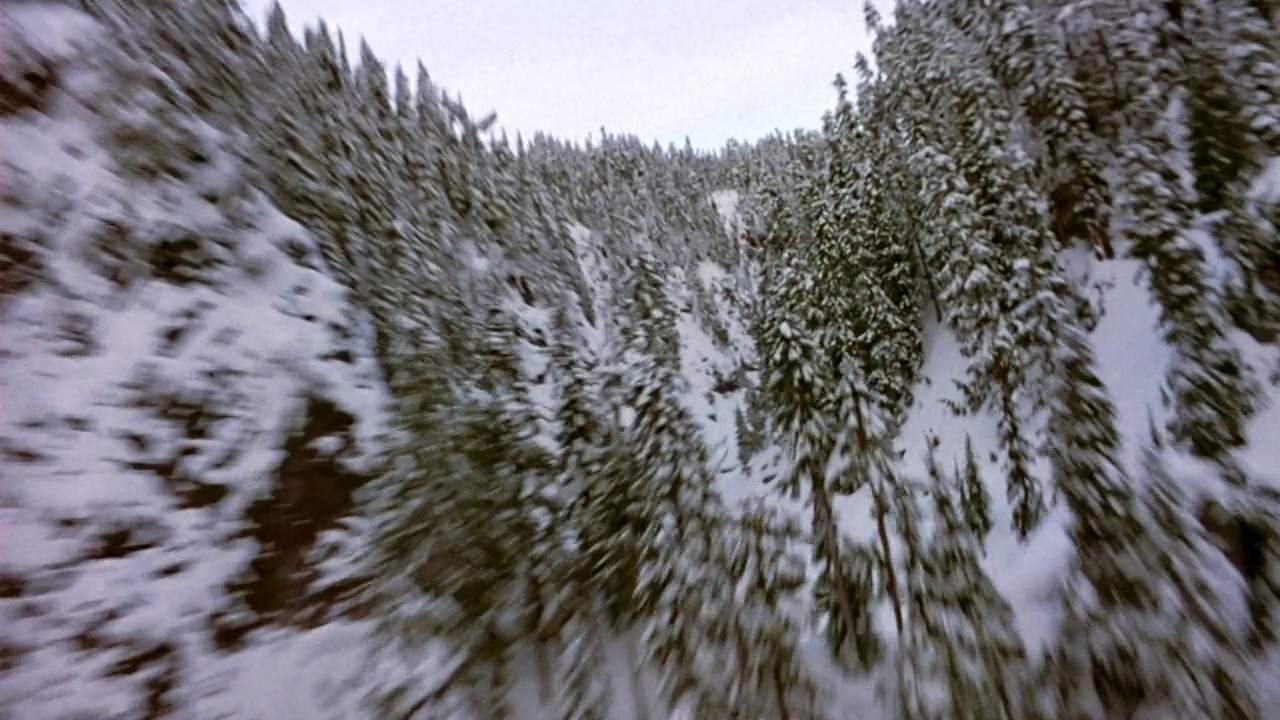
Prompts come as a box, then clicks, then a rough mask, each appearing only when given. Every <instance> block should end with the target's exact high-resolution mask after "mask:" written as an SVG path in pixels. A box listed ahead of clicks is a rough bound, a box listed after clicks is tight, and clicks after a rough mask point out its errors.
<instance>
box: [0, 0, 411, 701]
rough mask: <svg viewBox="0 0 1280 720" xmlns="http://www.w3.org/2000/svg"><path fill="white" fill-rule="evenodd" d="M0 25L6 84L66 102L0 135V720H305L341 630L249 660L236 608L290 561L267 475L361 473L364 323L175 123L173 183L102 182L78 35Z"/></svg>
mask: <svg viewBox="0 0 1280 720" xmlns="http://www.w3.org/2000/svg"><path fill="white" fill-rule="evenodd" d="M5 14H6V15H5V18H4V23H3V25H4V32H5V38H4V40H5V42H4V46H5V47H4V50H5V53H6V57H5V64H6V66H7V67H6V70H9V69H10V68H11V67H12V66H10V62H11V61H12V62H15V63H16V62H19V61H18V60H14V58H15V57H19V56H20V55H22V54H23V53H25V54H26V56H27V57H30V58H35V59H37V60H40V59H45V60H50V61H52V62H56V63H57V66H58V68H59V71H60V73H61V83H60V86H59V89H56V90H54V91H52V92H51V93H50V94H49V96H48V97H47V98H46V100H47V101H48V104H47V106H46V107H45V108H44V110H45V111H46V112H45V113H36V112H29V113H20V114H18V115H14V116H11V117H8V118H5V119H4V120H3V121H0V158H2V159H3V163H4V169H3V171H2V173H0V174H2V175H3V178H4V180H3V181H4V195H5V198H4V200H3V202H2V203H0V233H3V234H4V235H5V236H6V237H9V238H13V242H14V243H15V244H16V245H17V246H18V247H20V248H22V249H24V250H26V251H27V252H28V254H26V255H25V256H22V257H23V258H24V259H23V260H22V264H21V265H20V266H19V267H18V268H16V270H13V271H11V274H7V275H6V281H7V282H6V284H8V280H9V279H11V278H18V277H19V276H20V274H22V273H25V275H21V277H22V278H24V279H23V280H22V282H23V283H24V284H23V285H22V286H21V287H17V288H13V289H14V290H18V291H17V292H11V293H10V294H6V295H5V296H3V297H0V328H2V332H0V452H2V453H3V454H2V455H0V478H2V480H0V587H2V588H3V591H0V655H2V656H3V658H4V659H3V669H2V670H0V716H3V717H6V718H10V717H11V718H16V719H18V720H44V719H46V718H47V719H48V720H60V719H63V718H67V717H85V718H88V717H93V718H109V717H135V716H137V715H134V714H131V713H136V712H138V710H137V709H138V708H149V709H152V710H157V711H159V710H160V709H162V708H163V707H165V706H168V705H172V706H177V707H182V708H186V711H185V712H187V715H179V717H193V718H217V717H234V718H263V719H264V720H265V719H267V718H272V719H274V718H280V719H284V718H299V719H302V718H306V719H308V720H310V719H312V718H317V717H323V715H321V714H318V713H317V710H319V708H318V707H317V706H316V704H315V703H314V698H317V697H320V696H321V693H320V688H319V687H318V686H317V685H316V684H315V683H316V682H317V681H318V680H322V679H323V678H322V677H319V678H318V677H317V676H316V674H315V673H313V672H312V671H311V666H312V665H313V664H314V659H315V658H317V657H321V656H322V655H323V651H324V650H325V649H326V648H329V649H343V648H349V647H350V640H349V638H348V637H344V635H343V633H344V629H343V627H342V626H341V625H330V626H327V627H324V628H322V629H318V630H312V631H302V630H298V631H283V630H278V631H272V632H271V633H270V634H269V637H268V636H266V635H264V633H263V632H262V631H259V630H254V629H252V622H253V615H254V612H255V611H254V610H253V609H251V608H249V607H246V605H245V599H244V598H245V597H246V595H245V593H246V592H249V593H251V592H252V591H246V590H245V589H244V588H243V587H242V585H240V584H239V583H240V581H241V580H243V579H245V577H246V573H248V574H249V576H250V577H251V576H252V573H251V571H250V565H251V563H253V562H254V561H255V560H259V559H261V558H264V557H266V556H267V552H268V551H274V552H276V553H277V556H279V555H281V554H283V553H285V552H286V550H285V549H284V548H282V547H273V548H266V547H263V540H262V538H264V537H274V538H275V539H276V540H279V539H280V535H279V534H278V533H277V534H276V535H271V534H270V533H269V532H268V531H264V530H262V528H260V527H258V526H259V525H262V522H256V521H255V520H253V518H255V517H258V516H257V515H256V514H255V512H256V511H255V507H263V506H264V505H263V504H264V503H265V504H266V505H265V506H266V507H275V506H274V505H272V504H271V503H273V502H276V501H277V500H279V498H273V495H274V494H276V493H278V492H279V491H280V489H281V486H282V484H287V483H296V482H297V481H298V479H297V477H296V473H293V475H294V476H293V477H290V475H291V471H290V470H289V469H288V468H286V465H288V464H289V463H294V464H295V465H294V470H298V471H302V472H306V473H309V472H313V471H317V474H318V469H319V468H322V467H327V468H329V469H334V470H335V472H339V471H340V472H341V473H345V475H343V477H346V478H348V479H349V478H358V477H359V476H360V473H362V472H364V471H365V468H364V467H363V462H364V461H365V460H367V459H368V458H369V457H370V456H371V454H372V451H373V449H374V447H375V445H374V440H375V438H376V437H377V435H378V433H379V432H380V429H381V428H380V423H381V422H382V418H383V413H382V411H381V407H382V405H383V404H384V403H385V402H386V400H387V396H386V391H385V388H384V386H383V385H382V383H381V380H380V379H379V376H378V369H377V366H376V364H375V362H374V361H373V359H372V357H371V353H370V352H369V351H368V343H367V342H366V331H365V329H364V327H363V325H362V323H361V321H360V316H359V315H358V314H357V313H356V312H355V311H354V310H353V308H352V306H351V305H350V304H349V303H348V302H347V299H346V291H345V290H344V289H343V288H342V287H341V286H340V285H339V284H338V283H336V282H335V281H334V280H332V279H331V278H330V277H328V276H327V275H326V274H325V273H324V272H323V271H322V270H321V267H320V259H319V253H318V250H317V248H316V246H315V244H314V241H313V240H312V239H311V237H310V236H309V235H308V233H307V232H306V231H305V230H304V229H303V228H301V227H299V226H298V225H297V224H296V223H294V222H293V221H291V220H289V219H288V218H286V217H284V216H283V215H281V214H280V213H279V212H278V211H276V210H275V209H274V208H273V207H272V206H271V205H270V204H269V203H268V202H267V201H266V200H265V199H264V198H263V197H262V196H261V195H260V194H259V193H257V192H256V191H253V190H250V189H248V188H245V187H243V186H242V185H239V184H238V183H237V180H238V176H237V166H236V161H235V160H234V158H232V157H229V156H227V155H226V154H225V153H221V152H220V150H219V147H220V143H221V140H220V138H219V137H218V136H217V135H216V133H214V131H213V130H212V129H210V128H208V127H207V126H203V125H201V124H200V123H198V121H194V120H192V119H190V118H188V120H191V123H190V124H189V126H188V129H190V130H192V131H193V132H195V133H196V134H197V139H198V141H199V149H200V150H201V151H202V152H203V153H204V154H205V155H206V161H205V162H203V163H198V164H193V165H192V166H190V167H188V168H187V170H188V171H189V172H190V176H189V180H188V182H187V183H183V184H179V183H177V182H173V181H165V180H158V181H155V182H147V181H143V180H140V179H139V178H136V177H129V176H127V174H125V173H124V172H123V171H122V170H121V169H120V168H119V167H118V166H117V162H118V160H119V157H118V154H117V152H116V150H115V148H114V147H113V146H112V145H111V143H110V141H109V140H108V139H107V137H106V135H107V130H108V129H109V128H110V121H109V120H108V119H107V118H106V117H105V114H107V113H109V112H110V109H109V108H110V103H111V102H112V101H113V97H112V96H111V95H110V93H111V92H112V91H113V89H112V88H110V87H107V83H106V82H105V81H104V78H103V77H102V75H101V74H100V73H99V72H98V70H96V69H95V68H96V67H97V66H98V63H99V61H100V60H101V58H100V57H99V54H100V53H104V52H105V51H104V49H103V48H101V47H98V46H97V45H96V43H98V42H100V41H101V40H100V36H99V35H97V33H96V31H95V26H93V24H92V23H91V22H87V21H86V20H85V18H84V17H83V16H81V15H78V14H74V13H72V12H71V11H69V10H66V9H65V8H61V7H57V6H54V7H42V8H40V9H38V10H36V9H33V8H31V7H30V6H14V7H7V8H5ZM33 23H39V25H38V26H33ZM54 30H57V32H54ZM33 39H40V40H42V41H49V40H56V41H57V42H53V43H50V42H45V43H44V44H43V45H40V46H31V45H29V44H28V43H29V42H30V41H32V40H33ZM82 53H83V54H82ZM126 102H127V99H126ZM90 108H93V109H90ZM112 119H113V120H118V118H112ZM144 121H145V120H144ZM165 152H171V150H169V149H166V150H165ZM202 193H203V194H202ZM322 409H323V410H324V411H325V412H324V413H323V414H324V415H326V417H327V418H328V420H327V421H326V420H325V419H324V418H321V417H320V415H321V414H322V413H321V410H322ZM304 426H305V428H304ZM304 429H309V430H314V431H315V432H314V433H312V434H313V435H314V437H310V438H308V439H309V440H310V441H312V444H313V447H311V448H295V449H292V450H291V449H289V444H288V443H287V442H286V437H288V436H294V437H300V433H301V431H303V430H304ZM299 463H300V464H299ZM308 479H309V478H308ZM319 483H320V481H317V487H319V486H320V485H319ZM290 489H293V488H290ZM329 489H330V490H334V491H337V492H339V493H340V492H342V489H341V488H329ZM282 502H283V501H282ZM260 519H261V518H259V520H260ZM264 522H265V521H264ZM264 567H272V564H271V561H270V560H267V564H266V565H265V566H264ZM276 569H277V570H278V569H279V568H278V567H277V568H276ZM219 624H220V626H221V627H222V628H223V629H224V630H228V631H229V632H241V631H242V632H245V633H247V634H246V635H245V636H244V637H243V642H242V643H233V642H232V640H231V639H230V638H229V637H228V636H225V635H222V634H220V633H219V629H218V627H216V626H219ZM348 635H349V633H348ZM219 645H223V647H219ZM240 648H245V650H244V652H241V651H240ZM325 708H326V709H327V710H330V711H332V712H333V715H331V716H333V717H352V716H351V715H349V714H345V711H343V710H342V709H341V708H335V707H334V706H332V705H326V706H325Z"/></svg>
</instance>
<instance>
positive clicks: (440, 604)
mask: <svg viewBox="0 0 1280 720" xmlns="http://www.w3.org/2000/svg"><path fill="white" fill-rule="evenodd" d="M520 345H521V340H520V338H519V334H518V330H517V325H516V321H515V318H513V317H511V315H510V314H509V313H508V311H506V310H505V309H502V308H497V307H495V308H493V309H491V311H490V314H489V319H488V321H487V322H486V325H485V327H484V328H483V330H482V331H481V338H480V342H479V344H478V347H479V348H480V349H481V353H480V355H479V358H478V359H479V360H480V363H479V364H478V367H477V368H476V369H475V375H474V376H473V377H474V380H473V382H472V384H471V385H470V386H469V387H466V388H464V389H463V390H462V391H461V392H460V393H459V394H458V395H457V399H456V401H455V402H452V403H447V404H443V405H440V406H438V407H437V409H436V410H435V411H434V412H431V413H429V414H427V416H426V417H419V414H420V413H421V410H420V408H419V407H417V406H416V405H417V404H416V403H414V402H412V396H411V395H406V396H405V400H406V403H405V405H404V406H403V410H402V416H403V420H404V428H405V430H407V431H408V433H407V434H406V435H405V436H404V440H403V442H404V454H403V455H402V456H401V457H402V459H401V460H399V461H398V462H397V463H396V466H395V467H393V468H392V469H391V472H390V473H389V475H388V477H387V478H385V479H384V480H383V481H382V482H385V483H386V485H387V487H386V490H387V491H386V492H385V493H378V494H377V495H376V497H378V498H379V501H378V504H377V506H376V507H375V508H374V509H373V512H374V516H375V517H377V518H379V522H378V523H377V527H378V530H377V533H376V536H375V538H374V542H373V545H372V548H373V554H372V557H370V558H369V559H368V566H369V567H370V570H371V571H372V574H373V575H374V577H375V578H377V581H376V582H375V584H374V589H373V596H374V599H375V601H377V602H378V606H379V607H381V608H383V612H384V616H383V618H382V620H381V621H380V625H381V628H380V632H381V633H384V634H386V635H387V637H388V638H389V639H391V640H395V642H397V643H400V642H406V641H408V644H409V646H410V647H411V648H412V649H414V650H417V651H421V650H422V649H424V648H425V646H426V644H427V643H428V642H430V640H429V638H432V637H434V638H437V639H440V640H443V641H444V643H445V644H446V646H447V647H448V648H449V649H450V650H451V651H452V652H453V653H454V654H455V655H456V657H457V660H458V665H457V667H456V668H455V670H454V671H453V672H452V673H451V674H450V676H449V677H448V678H447V679H446V681H444V682H443V683H441V684H440V685H438V686H437V687H435V688H426V689H423V688H416V687H413V688H410V687H405V686H393V687H390V688H383V690H384V692H383V693H382V697H383V700H384V703H390V704H391V705H390V706H389V707H395V708H398V711H399V712H402V713H405V714H406V716H410V717H411V716H413V714H412V713H411V712H409V710H413V711H414V712H421V711H426V710H431V709H432V708H436V709H438V708H439V707H445V706H449V704H450V703H458V702H461V703H463V704H464V705H469V706H470V707H471V709H472V711H480V712H482V713H483V714H484V716H485V717H504V716H505V713H506V712H507V709H508V708H507V694H508V693H509V691H510V687H511V683H512V682H514V678H513V677H512V676H511V675H510V672H509V664H510V663H511V661H512V659H513V652H514V649H515V648H516V647H520V646H522V645H523V646H535V645H536V643H538V642H540V641H541V640H543V639H544V637H545V635H546V628H544V627H543V626H542V624H543V623H544V622H545V621H546V619H547V613H546V612H545V610H546V604H547V601H546V599H545V594H544V593H545V592H546V590H547V589H546V588H544V587H541V586H540V581H543V579H545V578H547V577H556V576H557V575H558V574H559V573H561V572H563V569H564V568H565V567H566V564H565V559H564V552H563V549H562V547H561V546H560V544H559V543H558V542H557V538H558V537H559V536H558V534H557V533H556V532H555V530H556V528H554V527H553V526H552V522H553V521H554V520H555V519H556V518H557V517H558V516H559V514H560V513H559V512H558V510H557V506H556V504H555V499H556V498H555V497H554V496H553V495H550V494H549V492H548V490H549V489H550V487H551V481H552V479H553V477H554V471H555V463H554V458H553V456H552V454H551V453H550V452H549V450H548V448H547V447H546V446H545V445H544V443H543V442H542V440H541V439H540V437H541V435H542V429H541V426H542V420H541V418H540V417H539V415H538V412H537V410H536V408H535V407H534V406H533V405H532V403H531V401H530V398H529V391H530V383H529V379H528V377H527V374H526V371H525V368H524V365H523V358H522V351H521V349H520ZM428 386H429V389H430V390H434V389H435V387H436V386H435V385H434V384H432V383H428ZM406 389H408V388H406ZM441 703H444V704H445V705H440V704H441Z"/></svg>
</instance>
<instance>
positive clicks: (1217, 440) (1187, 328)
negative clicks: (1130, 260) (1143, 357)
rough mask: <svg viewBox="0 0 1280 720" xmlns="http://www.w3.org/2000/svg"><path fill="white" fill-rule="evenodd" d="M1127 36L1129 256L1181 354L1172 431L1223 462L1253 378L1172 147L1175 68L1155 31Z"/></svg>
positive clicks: (1172, 385)
mask: <svg viewBox="0 0 1280 720" xmlns="http://www.w3.org/2000/svg"><path fill="white" fill-rule="evenodd" d="M1147 16H1149V17H1151V18H1153V19H1154V22H1155V27H1156V28H1160V27H1162V25H1161V24H1160V23H1161V22H1162V21H1163V22H1164V23H1165V24H1167V23H1169V22H1170V21H1169V20H1168V19H1167V18H1166V17H1165V16H1164V15H1163V12H1162V10H1160V9H1158V8H1155V7H1150V8H1147ZM1169 32H1172V31H1169ZM1122 40H1123V48H1124V49H1125V52H1126V53H1127V55H1126V57H1127V58H1128V59H1129V60H1130V62H1132V63H1134V64H1138V65H1140V64H1143V63H1145V67H1146V68H1147V77H1146V80H1145V85H1144V86H1143V87H1141V91H1140V92H1139V93H1137V95H1136V97H1135V100H1134V102H1133V104H1132V106H1131V108H1130V115H1131V116H1132V118H1133V121H1134V128H1133V133H1132V136H1131V137H1130V138H1128V141H1127V142H1125V144H1124V145H1123V146H1122V148H1121V153H1120V157H1121V164H1122V168H1123V172H1124V184H1125V187H1126V190H1127V191H1128V197H1129V200H1128V202H1127V208H1126V210H1127V211H1128V214H1129V216H1130V221H1129V223H1128V232H1127V234H1128V237H1129V239H1130V241H1131V243H1132V244H1131V246H1130V249H1129V254H1130V255H1131V256H1132V257H1134V258H1136V259H1138V260H1141V261H1142V262H1143V263H1144V264H1145V265H1146V269H1147V271H1148V282H1149V285H1150V289H1151V294H1152V296H1153V297H1154V298H1155V300H1156V302H1157V303H1158V304H1159V306H1160V309H1161V312H1160V320H1161V324H1162V326H1163V329H1164V336H1165V340H1166V342H1168V343H1169V344H1170V345H1171V346H1172V347H1173V349H1174V359H1173V362H1172V364H1171V367H1170V368H1169V371H1168V376H1167V385H1168V389H1169V393H1170V395H1171V396H1172V397H1171V400H1172V402H1173V404H1174V408H1175V410H1174V414H1173V417H1172V419H1171V420H1170V422H1169V431H1170V434H1171V435H1172V437H1173V439H1174V440H1175V441H1177V442H1180V443H1182V444H1184V445H1185V446H1186V447H1187V448H1188V449H1189V450H1190V451H1191V452H1192V453H1194V454H1196V455H1199V456H1202V457H1209V458H1220V457H1223V456H1224V455H1225V454H1226V453H1227V452H1229V451H1230V450H1231V449H1232V448H1234V447H1237V446H1239V445H1241V444H1242V443H1243V442H1244V424H1245V422H1246V420H1247V419H1248V417H1249V416H1250V415H1251V414H1252V412H1253V409H1254V401H1253V383H1254V381H1253V379H1252V378H1251V376H1250V371H1249V368H1248V367H1247V366H1246V365H1245V363H1244V361H1243V359H1242V358H1241V357H1240V353H1239V351H1238V350H1237V349H1236V348H1235V347H1234V346H1233V345H1231V343H1230V342H1229V340H1228V338H1227V337H1226V334H1225V329H1226V327H1227V324H1226V322H1225V317H1224V313H1223V312H1222V309H1221V306H1220V302H1219V298H1218V293H1217V292H1216V289H1215V287H1214V286H1213V284H1212V280H1211V278H1210V277H1209V270H1208V267H1207V265H1206V261H1205V256H1204V250H1203V249H1202V248H1201V247H1200V246H1198V245H1197V244H1196V240H1195V239H1194V238H1193V237H1191V232H1192V230H1193V228H1192V225H1191V222H1192V207H1193V204H1194V195H1193V194H1192V193H1191V191H1190V189H1189V188H1188V187H1187V186H1186V183H1185V180H1184V178H1186V177H1188V176H1189V174H1190V173H1189V167H1188V162H1187V160H1186V156H1185V153H1183V152H1180V151H1179V148H1178V146H1177V144H1176V142H1175V138H1177V137H1179V135H1180V133H1181V127H1180V126H1181V118H1180V116H1178V115H1177V114H1175V113H1174V112H1173V109H1172V108H1171V107H1170V104H1169V98H1170V94H1171V92H1172V90H1173V87H1174V83H1175V81H1176V77H1177V75H1176V70H1177V68H1176V66H1175V65H1174V63H1173V61H1172V60H1170V59H1169V58H1168V57H1167V55H1168V53H1167V52H1162V51H1161V49H1160V48H1159V47H1158V33H1157V31H1156V29H1152V28H1148V27H1146V26H1145V25H1143V24H1141V23H1139V22H1137V21H1135V22H1134V23H1133V25H1132V26H1131V27H1129V28H1128V31H1127V33H1126V34H1125V35H1124V36H1123V37H1122Z"/></svg>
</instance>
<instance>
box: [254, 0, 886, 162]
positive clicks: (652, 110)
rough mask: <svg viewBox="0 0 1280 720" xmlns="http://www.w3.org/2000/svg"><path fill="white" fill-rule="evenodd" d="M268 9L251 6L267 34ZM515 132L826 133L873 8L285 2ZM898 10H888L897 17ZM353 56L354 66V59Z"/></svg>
mask: <svg viewBox="0 0 1280 720" xmlns="http://www.w3.org/2000/svg"><path fill="white" fill-rule="evenodd" d="M269 4H270V0H245V6H246V10H247V11H248V12H249V13H250V14H251V15H252V16H253V18H254V19H255V20H258V21H261V20H262V18H263V17H265V14H266V8H267V7H268V6H269ZM282 4H283V5H284V9H285V14H286V15H287V16H288V17H289V21H290V24H291V25H293V26H294V28H295V29H299V28H300V27H301V26H302V25H303V24H304V23H305V24H312V23H313V22H314V21H315V20H316V18H320V17H322V18H324V19H325V20H326V21H327V22H328V23H329V24H330V26H337V27H339V28H341V29H342V30H343V32H344V34H345V35H346V38H347V41H348V43H349V44H351V45H353V46H354V47H353V48H352V49H353V50H354V49H355V47H358V43H359V38H360V37H361V36H363V37H364V38H365V39H366V40H367V41H368V42H369V45H370V46H371V47H372V48H373V50H374V52H375V53H376V54H377V55H378V56H379V57H381V58H382V59H383V60H384V61H386V62H387V63H388V65H389V66H390V65H393V64H394V63H395V62H400V63H403V64H404V65H405V68H406V69H407V70H410V76H412V75H413V73H412V68H414V67H415V63H416V60H417V59H418V58H421V59H422V61H423V64H424V65H425V66H426V68H427V71H428V72H429V73H430V74H431V77H432V79H433V80H435V82H436V83H437V84H438V85H441V86H443V87H444V88H446V89H447V90H448V91H449V92H450V94H452V95H456V94H457V93H458V92H461V93H462V98H463V101H464V102H465V103H466V105H467V108H468V109H469V110H471V111H472V112H473V113H474V114H476V115H481V114H483V113H484V112H487V111H488V110H496V111H497V112H498V123H499V125H501V126H503V127H506V128H507V129H508V131H515V130H520V131H522V132H526V133H528V132H531V131H533V130H544V131H547V132H550V133H552V134H554V135H557V136H560V137H564V138H573V139H577V140H581V139H583V138H584V137H586V135H587V134H588V133H594V132H596V131H598V130H599V129H600V128H601V127H605V128H607V129H608V130H609V131H611V132H612V131H619V132H623V131H625V132H631V133H635V134H636V135H639V136H640V137H641V138H643V139H645V140H654V139H656V140H660V141H662V142H663V143H666V142H676V143H677V144H681V143H683V142H684V137H685V136H686V135H688V136H689V137H690V138H691V139H692V140H693V142H694V144H695V145H699V146H702V147H716V146H719V145H722V144H723V143H724V142H725V141H726V140H728V139H729V138H731V137H736V138H739V139H755V138H758V137H760V136H762V135H765V134H768V133H769V132H771V131H772V130H773V129H775V128H783V129H788V130H789V129H794V128H796V127H817V126H818V124H819V122H820V118H821V116H822V113H823V111H824V110H826V109H827V108H828V107H830V106H831V105H832V104H833V102H834V97H835V94H834V93H835V91H834V90H833V89H832V87H831V81H832V79H833V78H834V77H835V74H836V73H837V72H841V71H844V72H846V74H849V68H851V67H852V66H853V62H854V58H855V55H856V53H857V52H858V51H859V50H865V49H866V48H867V46H868V41H867V38H866V33H865V31H864V28H863V23H862V2H861V0H283V2H282ZM887 4H888V3H887V1H886V0H878V1H877V5H879V6H881V7H886V6H887ZM353 57H354V55H353Z"/></svg>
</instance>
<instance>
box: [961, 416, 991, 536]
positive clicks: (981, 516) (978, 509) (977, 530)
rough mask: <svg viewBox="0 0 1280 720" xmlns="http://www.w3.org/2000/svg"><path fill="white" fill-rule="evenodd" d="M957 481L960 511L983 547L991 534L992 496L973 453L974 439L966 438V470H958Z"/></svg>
mask: <svg viewBox="0 0 1280 720" xmlns="http://www.w3.org/2000/svg"><path fill="white" fill-rule="evenodd" d="M955 474H956V480H957V483H958V486H959V489H960V511H961V516H962V517H963V518H964V522H965V525H967V526H968V527H969V530H970V531H971V532H973V535H974V537H975V538H977V540H978V543H979V545H981V544H982V543H983V542H984V540H985V539H986V537H987V534H988V533H990V532H991V528H992V522H991V496H990V494H989V493H988V492H987V486H986V483H984V482H983V481H982V474H981V473H980V472H979V470H978V459H977V457H976V456H975V455H974V453H973V439H972V438H971V437H969V436H968V435H965V437H964V470H963V472H962V471H960V470H959V469H957V471H956V473H955Z"/></svg>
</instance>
